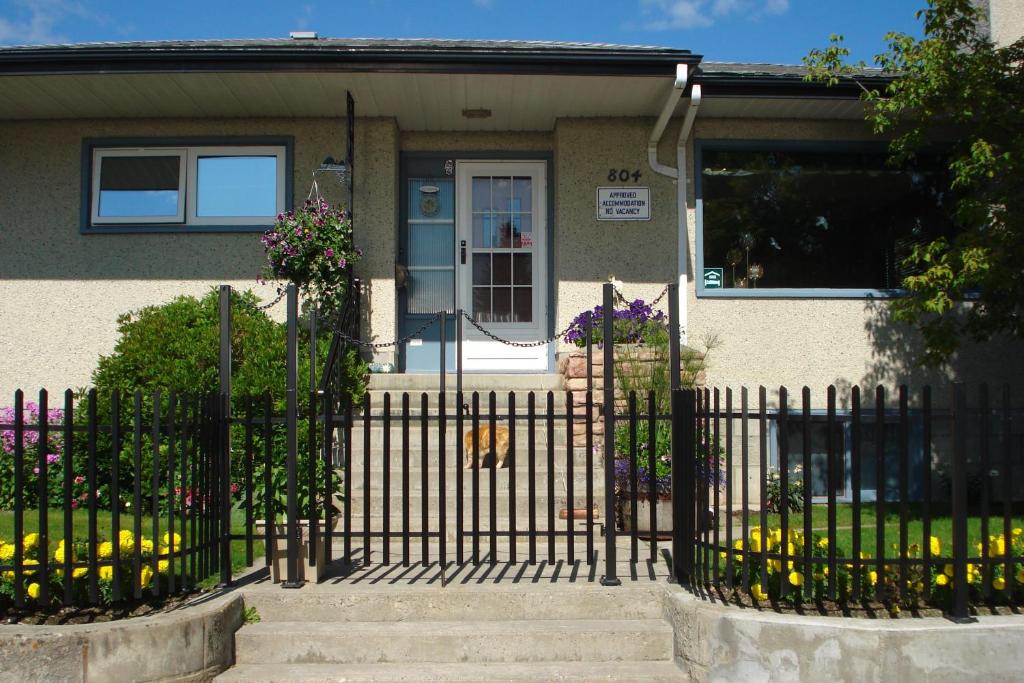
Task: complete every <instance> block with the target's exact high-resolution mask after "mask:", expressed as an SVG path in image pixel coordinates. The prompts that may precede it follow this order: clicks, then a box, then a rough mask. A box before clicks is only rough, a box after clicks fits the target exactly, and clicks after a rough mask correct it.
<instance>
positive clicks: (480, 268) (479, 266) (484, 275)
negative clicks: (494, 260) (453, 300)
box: [473, 254, 491, 285]
mask: <svg viewBox="0 0 1024 683" xmlns="http://www.w3.org/2000/svg"><path fill="white" fill-rule="evenodd" d="M473 284H474V285H489V284H491V255H490V254H473Z"/></svg>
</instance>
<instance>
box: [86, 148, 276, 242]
mask: <svg viewBox="0 0 1024 683" xmlns="http://www.w3.org/2000/svg"><path fill="white" fill-rule="evenodd" d="M289 149H290V144H273V145H217V146H212V145H166V146H160V145H153V146H127V145H118V146H113V145H111V146H106V145H89V146H88V152H89V161H90V165H89V171H88V172H89V182H88V187H89V192H88V195H87V200H88V216H87V218H88V223H87V226H86V229H87V230H97V231H104V229H105V230H106V231H112V230H125V229H131V228H132V227H137V228H138V229H141V230H160V229H171V230H185V229H200V230H210V229H254V230H262V229H265V228H266V226H269V225H271V224H273V222H274V220H275V217H276V216H277V214H278V213H280V212H282V211H285V210H287V209H288V204H289V201H290V197H289V194H290V192H289V183H288V177H289V175H290V172H289V166H290V159H289V156H290V154H289Z"/></svg>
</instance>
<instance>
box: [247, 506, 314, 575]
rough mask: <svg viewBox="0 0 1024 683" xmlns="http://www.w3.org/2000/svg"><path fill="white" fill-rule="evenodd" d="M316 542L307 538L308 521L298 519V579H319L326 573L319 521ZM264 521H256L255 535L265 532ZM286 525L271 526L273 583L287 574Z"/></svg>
mask: <svg viewBox="0 0 1024 683" xmlns="http://www.w3.org/2000/svg"><path fill="white" fill-rule="evenodd" d="M317 528H318V533H317V535H316V542H315V543H311V542H310V539H309V522H308V521H306V520H299V567H298V570H299V571H298V578H299V581H315V582H319V581H321V580H322V579H323V578H324V576H325V575H326V573H327V563H326V561H325V560H324V557H325V554H324V549H325V548H326V543H325V542H324V523H323V522H319V524H318V526H317ZM265 530H266V522H262V521H260V522H257V523H256V529H255V531H256V533H257V535H262V534H264V533H266V531H265ZM287 538H288V525H287V524H286V523H276V524H274V527H273V538H272V539H271V544H270V563H271V564H270V570H271V576H272V578H273V581H274V583H281V582H282V581H284V580H285V579H286V578H287V576H288V543H287Z"/></svg>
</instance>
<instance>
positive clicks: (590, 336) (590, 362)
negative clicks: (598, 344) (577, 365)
mask: <svg viewBox="0 0 1024 683" xmlns="http://www.w3.org/2000/svg"><path fill="white" fill-rule="evenodd" d="M593 390H594V316H593V314H588V315H587V391H593ZM592 417H593V416H588V419H590V418H592Z"/></svg>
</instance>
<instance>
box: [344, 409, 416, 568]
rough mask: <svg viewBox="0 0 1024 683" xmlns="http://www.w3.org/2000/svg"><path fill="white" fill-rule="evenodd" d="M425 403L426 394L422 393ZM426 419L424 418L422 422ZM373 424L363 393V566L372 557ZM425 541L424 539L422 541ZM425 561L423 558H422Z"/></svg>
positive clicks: (365, 565) (366, 565) (367, 564)
mask: <svg viewBox="0 0 1024 683" xmlns="http://www.w3.org/2000/svg"><path fill="white" fill-rule="evenodd" d="M423 397H424V400H423V402H424V403H426V394H423ZM423 412H424V413H425V412H426V406H425V405H424V406H423ZM425 422H426V420H425V419H424V423H425ZM372 426H373V421H372V415H371V403H370V392H366V393H365V394H363V490H362V491H360V493H361V494H362V498H363V566H364V567H368V566H370V561H371V559H372V555H371V548H370V546H371V538H370V531H371V527H372V524H371V522H370V512H371V509H370V498H371V491H372V489H371V483H370V482H371V479H372V477H371V476H370V446H371V443H370V433H371V432H370V429H371V427H372ZM423 449H424V450H423V453H424V455H423V472H424V475H423V476H424V477H426V471H427V462H426V452H427V451H426V444H424V446H423ZM423 495H424V496H426V495H427V484H426V481H424V483H423ZM424 542H425V541H424ZM424 562H425V560H424Z"/></svg>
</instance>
